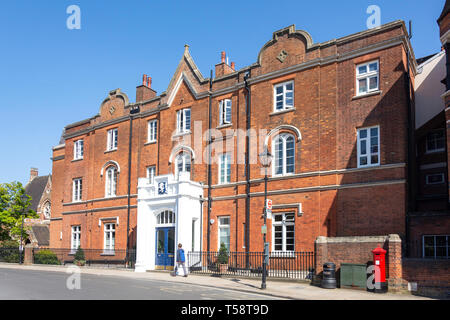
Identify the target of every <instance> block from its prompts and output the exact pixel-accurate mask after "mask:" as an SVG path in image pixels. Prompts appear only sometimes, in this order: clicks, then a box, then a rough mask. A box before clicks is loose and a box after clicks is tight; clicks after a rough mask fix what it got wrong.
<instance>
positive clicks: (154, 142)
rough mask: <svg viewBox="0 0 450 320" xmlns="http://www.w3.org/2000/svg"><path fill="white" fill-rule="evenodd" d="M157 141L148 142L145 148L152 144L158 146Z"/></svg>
mask: <svg viewBox="0 0 450 320" xmlns="http://www.w3.org/2000/svg"><path fill="white" fill-rule="evenodd" d="M156 142H157V141H156V140H155V141H148V142H146V143H144V146H148V145H151V144H156Z"/></svg>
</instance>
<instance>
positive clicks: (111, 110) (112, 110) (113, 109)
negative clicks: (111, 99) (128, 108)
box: [109, 106, 116, 115]
mask: <svg viewBox="0 0 450 320" xmlns="http://www.w3.org/2000/svg"><path fill="white" fill-rule="evenodd" d="M114 112H116V107H114V106H111V108H109V113H110V114H111V115H113V113H114Z"/></svg>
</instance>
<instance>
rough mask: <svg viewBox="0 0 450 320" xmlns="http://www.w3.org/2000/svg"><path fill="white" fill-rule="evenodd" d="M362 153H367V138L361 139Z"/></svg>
mask: <svg viewBox="0 0 450 320" xmlns="http://www.w3.org/2000/svg"><path fill="white" fill-rule="evenodd" d="M360 154H367V147H366V140H362V141H360Z"/></svg>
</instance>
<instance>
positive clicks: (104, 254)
mask: <svg viewBox="0 0 450 320" xmlns="http://www.w3.org/2000/svg"><path fill="white" fill-rule="evenodd" d="M100 255H101V256H115V255H116V253H115V252H114V251H104V252H102V253H101V254H100Z"/></svg>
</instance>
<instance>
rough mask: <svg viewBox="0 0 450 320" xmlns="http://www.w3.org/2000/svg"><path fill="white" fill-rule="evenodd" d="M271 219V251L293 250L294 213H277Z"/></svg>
mask: <svg viewBox="0 0 450 320" xmlns="http://www.w3.org/2000/svg"><path fill="white" fill-rule="evenodd" d="M272 219H273V220H272V243H273V245H272V251H274V252H286V251H288V252H289V251H291V252H292V251H295V213H292V212H289V213H277V214H274V215H273V218H272Z"/></svg>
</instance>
